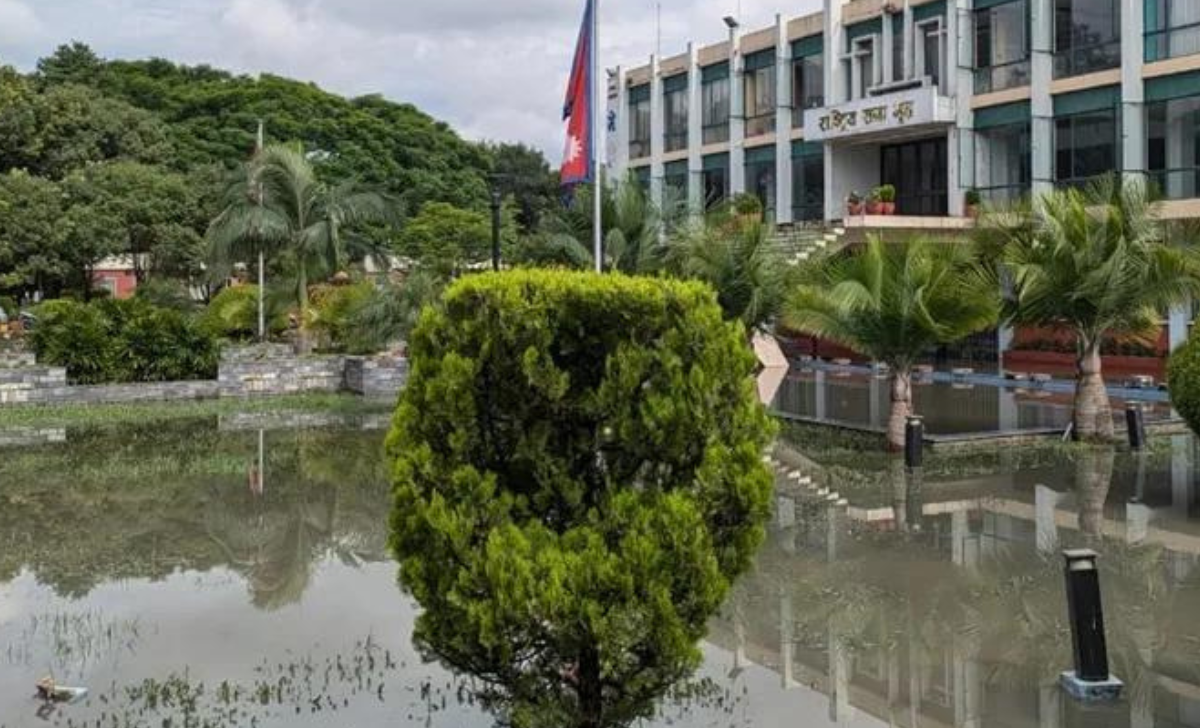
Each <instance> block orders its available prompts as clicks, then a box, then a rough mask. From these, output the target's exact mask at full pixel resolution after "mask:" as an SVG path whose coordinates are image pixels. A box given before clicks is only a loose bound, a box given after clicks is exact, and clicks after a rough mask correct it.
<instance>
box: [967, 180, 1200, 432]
mask: <svg viewBox="0 0 1200 728" xmlns="http://www.w3.org/2000/svg"><path fill="white" fill-rule="evenodd" d="M979 234H980V237H981V240H983V241H984V242H985V243H989V244H991V247H992V248H993V250H995V251H996V252H997V254H998V257H997V260H998V262H999V263H1000V265H1001V267H1002V268H1003V269H1004V271H1005V273H1006V275H1007V277H1008V279H1009V280H1010V281H1011V286H1012V293H1011V296H1010V297H1009V299H1008V301H1007V302H1006V306H1005V311H1004V319H1005V320H1007V321H1008V322H1010V323H1012V324H1016V325H1030V326H1045V327H1061V328H1066V329H1069V330H1070V331H1071V332H1072V333H1073V334H1074V335H1075V347H1076V359H1075V365H1076V375H1075V376H1076V379H1075V413H1074V425H1073V431H1074V435H1075V437H1076V439H1080V440H1101V441H1103V440H1110V439H1111V438H1112V436H1113V419H1112V409H1111V405H1110V403H1109V400H1108V391H1107V389H1106V388H1105V385H1104V378H1103V374H1102V371H1101V359H1100V351H1101V346H1102V344H1103V343H1104V340H1105V337H1107V336H1111V335H1114V334H1116V335H1124V336H1132V337H1137V338H1148V337H1152V336H1154V335H1155V334H1156V333H1157V332H1158V330H1159V325H1160V323H1161V321H1162V318H1161V317H1162V312H1164V311H1165V310H1167V309H1168V308H1169V307H1171V306H1173V305H1176V304H1178V303H1181V302H1183V301H1185V300H1187V298H1188V297H1189V296H1192V295H1195V294H1196V293H1200V261H1198V259H1197V257H1196V254H1195V253H1194V252H1193V251H1191V250H1188V249H1185V248H1182V247H1180V246H1177V245H1173V244H1171V238H1172V236H1171V235H1170V234H1169V233H1168V230H1167V228H1166V227H1165V226H1163V225H1162V224H1160V223H1159V222H1158V221H1157V219H1156V215H1155V203H1154V202H1153V200H1152V198H1151V196H1150V194H1149V192H1148V190H1147V187H1146V185H1145V184H1144V183H1141V182H1134V181H1129V182H1121V181H1119V180H1117V179H1116V178H1115V177H1108V178H1105V179H1102V180H1100V181H1098V182H1097V183H1095V184H1093V185H1092V186H1091V187H1089V188H1088V189H1087V190H1084V191H1080V190H1073V189H1072V190H1062V191H1055V192H1053V193H1050V194H1047V195H1044V196H1042V197H1040V198H1038V199H1037V200H1035V201H1034V202H1032V203H1031V204H1030V205H1028V206H1027V207H1026V208H1016V209H1010V210H1002V211H997V212H993V213H989V214H988V215H985V218H984V220H983V223H982V226H981V230H980V233H979Z"/></svg>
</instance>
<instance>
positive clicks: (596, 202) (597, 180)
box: [589, 0, 608, 273]
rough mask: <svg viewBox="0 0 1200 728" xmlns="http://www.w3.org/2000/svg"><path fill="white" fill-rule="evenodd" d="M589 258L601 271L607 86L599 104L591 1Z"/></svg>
mask: <svg viewBox="0 0 1200 728" xmlns="http://www.w3.org/2000/svg"><path fill="white" fill-rule="evenodd" d="M591 46H592V73H591V76H592V102H591V103H592V106H593V108H592V109H589V110H590V111H591V113H592V123H591V127H592V141H591V146H592V164H594V165H595V166H594V168H593V169H592V177H593V182H592V255H593V257H594V258H595V260H596V272H597V273H602V272H603V271H604V258H603V255H604V242H603V241H604V230H603V227H602V226H603V222H602V220H601V212H602V210H603V208H602V206H601V198H602V197H603V196H604V180H603V179H601V176H600V173H601V170H602V167H601V164H600V145H601V134H602V133H603V124H604V123H605V115H604V107H605V106H607V105H608V85H607V81H606V82H605V86H604V103H603V104H601V103H599V101H600V82H601V80H603V79H602V78H601V71H600V0H592V43H591Z"/></svg>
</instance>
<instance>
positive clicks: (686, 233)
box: [668, 211, 791, 335]
mask: <svg viewBox="0 0 1200 728" xmlns="http://www.w3.org/2000/svg"><path fill="white" fill-rule="evenodd" d="M668 261H669V267H670V268H671V269H672V271H673V272H675V273H677V274H679V275H681V276H683V277H685V278H696V279H699V280H702V281H705V282H706V283H709V284H711V285H712V287H713V288H715V289H716V291H717V302H718V303H720V304H721V309H722V310H723V311H724V312H725V317H726V318H727V319H731V320H733V319H736V320H739V321H741V322H742V324H743V325H744V326H745V327H746V331H747V332H748V333H750V334H751V335H753V334H754V333H755V332H761V331H764V330H765V329H766V327H767V325H768V324H769V323H771V322H772V321H774V320H775V319H776V318H777V317H778V315H779V313H780V311H781V309H782V307H783V302H784V300H785V299H786V298H787V289H788V283H789V274H790V272H791V269H790V268H789V261H788V260H787V259H786V256H785V255H784V252H783V251H782V250H781V249H780V248H779V247H778V246H776V245H775V244H774V243H773V242H772V240H771V236H770V234H769V229H768V227H767V226H766V225H765V224H763V223H762V222H759V221H753V222H748V221H744V220H742V219H741V218H739V217H738V216H737V215H734V214H732V213H731V212H729V211H724V212H719V213H714V214H713V215H711V216H709V217H708V219H706V220H702V221H698V222H696V223H695V224H692V225H689V226H687V227H685V228H683V229H682V230H681V231H680V232H679V234H678V235H677V236H676V237H675V238H674V239H673V240H672V242H671V246H670V252H669V254H668Z"/></svg>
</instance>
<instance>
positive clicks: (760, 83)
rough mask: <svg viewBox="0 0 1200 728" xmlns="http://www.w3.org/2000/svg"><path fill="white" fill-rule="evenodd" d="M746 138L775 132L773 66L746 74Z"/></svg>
mask: <svg viewBox="0 0 1200 728" xmlns="http://www.w3.org/2000/svg"><path fill="white" fill-rule="evenodd" d="M745 92H746V136H747V137H756V136H760V135H762V134H769V133H771V132H773V131H775V66H774V65H770V66H765V67H763V68H759V69H756V70H753V71H747V72H746V88H745Z"/></svg>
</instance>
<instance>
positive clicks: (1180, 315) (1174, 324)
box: [1167, 163, 1192, 351]
mask: <svg viewBox="0 0 1200 728" xmlns="http://www.w3.org/2000/svg"><path fill="white" fill-rule="evenodd" d="M1167 166H1170V164H1169V163H1168V165H1167ZM1191 321H1192V302H1191V301H1190V300H1189V301H1187V302H1185V303H1182V304H1180V305H1178V306H1174V307H1172V308H1171V310H1170V311H1169V312H1168V313H1167V338H1168V341H1169V342H1170V346H1171V351H1175V350H1176V349H1178V348H1179V347H1180V346H1183V345H1184V343H1186V342H1187V338H1188V325H1189V324H1190V323H1191Z"/></svg>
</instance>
